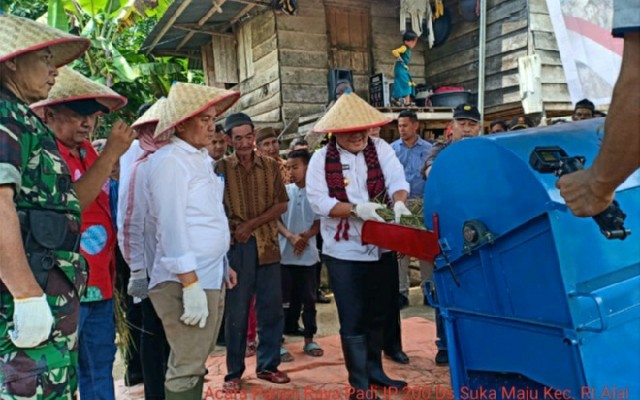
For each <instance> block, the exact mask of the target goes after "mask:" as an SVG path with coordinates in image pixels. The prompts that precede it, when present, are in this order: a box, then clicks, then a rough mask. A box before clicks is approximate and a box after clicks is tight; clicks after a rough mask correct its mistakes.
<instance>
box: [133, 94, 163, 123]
mask: <svg viewBox="0 0 640 400" xmlns="http://www.w3.org/2000/svg"><path fill="white" fill-rule="evenodd" d="M166 101H167V98H166V97H161V98H159V99H158V101H156V102H155V103H153V105H152V106H151V107H149V109H148V110H147V111H145V112H144V114H142V115H141V116H140V118H138V119H137V120H136V121H135V122H134V123H133V124H131V127H132V128H138V127H140V126H142V125H145V124H151V123H156V124H157V123H158V122H159V121H160V116H161V115H162V112H163V111H164V103H165V102H166Z"/></svg>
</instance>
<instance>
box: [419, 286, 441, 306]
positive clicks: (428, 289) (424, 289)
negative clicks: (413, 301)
mask: <svg viewBox="0 0 640 400" xmlns="http://www.w3.org/2000/svg"><path fill="white" fill-rule="evenodd" d="M433 288H434V284H433V281H430V280H425V281H424V282H422V292H423V293H424V295H425V296H427V301H428V302H429V305H430V306H431V307H433V308H440V304H438V303H437V302H436V299H435V297H433Z"/></svg>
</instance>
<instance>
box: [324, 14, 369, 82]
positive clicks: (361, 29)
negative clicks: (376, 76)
mask: <svg viewBox="0 0 640 400" xmlns="http://www.w3.org/2000/svg"><path fill="white" fill-rule="evenodd" d="M325 12H326V17H327V30H328V33H329V47H330V60H329V62H330V63H331V68H345V69H350V70H352V71H353V73H354V75H366V76H368V75H369V74H370V72H371V71H370V62H369V54H370V46H369V44H370V40H369V38H370V23H369V10H368V9H365V8H351V7H340V6H335V5H329V4H327V5H326V6H325Z"/></svg>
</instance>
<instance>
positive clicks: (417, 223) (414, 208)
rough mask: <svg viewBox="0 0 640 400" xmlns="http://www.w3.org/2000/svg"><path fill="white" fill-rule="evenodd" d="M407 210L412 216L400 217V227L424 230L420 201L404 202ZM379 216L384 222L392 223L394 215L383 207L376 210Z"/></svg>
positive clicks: (410, 200)
mask: <svg viewBox="0 0 640 400" xmlns="http://www.w3.org/2000/svg"><path fill="white" fill-rule="evenodd" d="M406 205H407V208H408V209H409V211H411V214H413V215H403V216H402V217H400V225H405V226H410V227H412V228H418V229H425V227H424V218H423V216H422V211H423V210H422V209H423V203H422V199H409V200H407V202H406ZM376 212H377V213H378V215H379V216H381V217H382V219H384V220H385V222H391V223H394V221H395V214H394V212H393V210H392V209H390V208H387V207H384V208H381V209H379V210H376Z"/></svg>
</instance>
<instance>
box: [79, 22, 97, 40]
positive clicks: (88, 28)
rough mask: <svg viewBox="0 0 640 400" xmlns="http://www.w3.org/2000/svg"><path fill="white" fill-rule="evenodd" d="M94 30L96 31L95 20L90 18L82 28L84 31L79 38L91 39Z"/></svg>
mask: <svg viewBox="0 0 640 400" xmlns="http://www.w3.org/2000/svg"><path fill="white" fill-rule="evenodd" d="M95 30H96V20H95V19H94V18H91V19H90V20H89V22H87V24H86V25H85V26H84V29H83V30H82V32H81V33H80V36H82V37H84V38H91V37H93V33H94V32H95Z"/></svg>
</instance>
